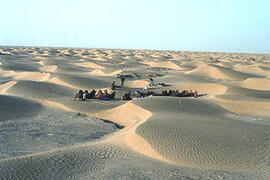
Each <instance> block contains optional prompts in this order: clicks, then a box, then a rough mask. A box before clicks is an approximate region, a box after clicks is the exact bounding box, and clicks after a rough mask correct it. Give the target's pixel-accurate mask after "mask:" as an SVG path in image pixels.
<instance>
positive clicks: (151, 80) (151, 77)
mask: <svg viewBox="0 0 270 180" xmlns="http://www.w3.org/2000/svg"><path fill="white" fill-rule="evenodd" d="M149 80H150V82H149V86H154V79H153V76H150V78H149Z"/></svg>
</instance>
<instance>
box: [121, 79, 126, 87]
mask: <svg viewBox="0 0 270 180" xmlns="http://www.w3.org/2000/svg"><path fill="white" fill-rule="evenodd" d="M124 82H125V78H121V88H123V87H124Z"/></svg>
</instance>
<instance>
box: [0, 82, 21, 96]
mask: <svg viewBox="0 0 270 180" xmlns="http://www.w3.org/2000/svg"><path fill="white" fill-rule="evenodd" d="M16 83H17V81H9V82H7V83H5V84H2V85H0V94H6V92H7V90H8V89H9V88H11V87H12V86H14V85H15V84H16Z"/></svg>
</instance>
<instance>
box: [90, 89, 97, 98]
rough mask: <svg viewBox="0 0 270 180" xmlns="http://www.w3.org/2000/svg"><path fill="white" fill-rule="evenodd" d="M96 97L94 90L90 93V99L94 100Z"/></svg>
mask: <svg viewBox="0 0 270 180" xmlns="http://www.w3.org/2000/svg"><path fill="white" fill-rule="evenodd" d="M95 95H96V91H95V90H94V89H93V90H92V91H91V92H90V95H89V99H94V98H95Z"/></svg>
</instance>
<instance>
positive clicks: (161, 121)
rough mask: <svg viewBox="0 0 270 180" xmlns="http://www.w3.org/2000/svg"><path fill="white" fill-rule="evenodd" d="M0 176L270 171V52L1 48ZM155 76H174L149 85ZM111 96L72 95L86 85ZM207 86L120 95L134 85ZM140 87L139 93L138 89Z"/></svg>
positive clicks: (241, 175)
mask: <svg viewBox="0 0 270 180" xmlns="http://www.w3.org/2000/svg"><path fill="white" fill-rule="evenodd" d="M0 53H1V55H0V142H1V143H0V179H269V177H270V135H269V132H270V108H269V107H270V91H269V90H270V86H269V84H270V55H264V54H237V53H234V54H230V53H214V52H213V53H212V52H184V51H153V50H119V49H85V48H83V49H71V48H45V47H44V48H38V47H1V48H0ZM150 76H153V77H154V83H155V84H157V83H158V82H164V83H166V84H167V85H168V86H165V87H159V86H157V85H155V86H151V87H149V86H148V84H149V83H148V81H149V77H150ZM121 77H124V78H125V79H126V82H125V87H124V88H123V89H120V90H116V98H115V100H112V101H101V100H96V99H92V100H89V101H87V102H82V101H72V100H71V99H72V98H73V97H74V96H75V93H76V92H77V91H78V90H79V89H82V90H85V89H87V90H88V91H91V90H92V89H95V90H99V89H110V87H111V82H112V81H113V80H115V81H116V84H117V85H120V78H121ZM145 87H148V90H152V91H156V92H161V91H162V90H169V89H178V90H184V89H186V90H198V92H199V94H201V95H202V96H200V97H197V98H190V97H156V96H153V97H147V98H140V99H136V98H134V99H133V100H132V101H123V100H121V95H122V94H123V92H124V91H126V90H131V94H132V96H133V95H134V91H136V90H140V91H146V90H145V89H144V88H145ZM133 97H134V96H133Z"/></svg>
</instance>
